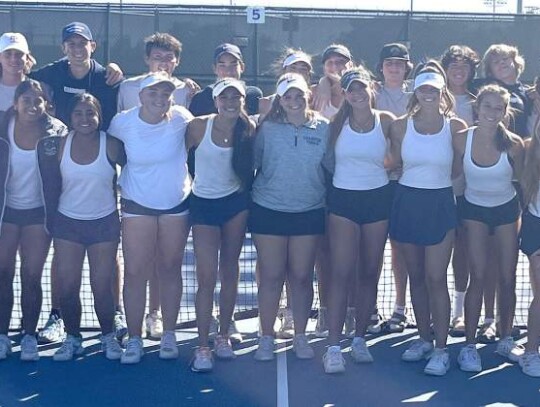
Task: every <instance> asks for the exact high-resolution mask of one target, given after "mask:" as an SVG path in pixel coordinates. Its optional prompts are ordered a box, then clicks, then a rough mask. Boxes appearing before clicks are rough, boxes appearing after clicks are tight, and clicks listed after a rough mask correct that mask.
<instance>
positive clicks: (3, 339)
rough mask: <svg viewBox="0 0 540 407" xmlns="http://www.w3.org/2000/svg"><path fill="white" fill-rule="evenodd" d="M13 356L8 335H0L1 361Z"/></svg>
mask: <svg viewBox="0 0 540 407" xmlns="http://www.w3.org/2000/svg"><path fill="white" fill-rule="evenodd" d="M8 355H11V340H10V339H9V338H8V337H7V335H0V360H3V359H6V358H7V357H8Z"/></svg>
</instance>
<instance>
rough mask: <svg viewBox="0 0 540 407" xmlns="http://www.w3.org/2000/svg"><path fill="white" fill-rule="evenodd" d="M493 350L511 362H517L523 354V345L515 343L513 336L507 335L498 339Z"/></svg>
mask: <svg viewBox="0 0 540 407" xmlns="http://www.w3.org/2000/svg"><path fill="white" fill-rule="evenodd" d="M495 352H496V353H498V354H499V355H501V356H502V357H505V358H507V359H509V360H510V361H512V362H519V358H520V357H522V356H523V354H524V353H525V349H524V348H523V346H521V345H517V344H516V343H515V342H514V338H512V337H511V336H507V337H506V338H501V339H499V342H498V343H497V350H496V351H495Z"/></svg>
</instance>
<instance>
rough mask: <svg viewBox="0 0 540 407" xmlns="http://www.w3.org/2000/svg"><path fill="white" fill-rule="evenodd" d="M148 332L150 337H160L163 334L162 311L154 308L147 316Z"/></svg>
mask: <svg viewBox="0 0 540 407" xmlns="http://www.w3.org/2000/svg"><path fill="white" fill-rule="evenodd" d="M145 321H146V333H147V334H148V337H150V338H156V339H159V338H161V336H162V335H163V318H162V317H161V312H159V311H157V310H154V311H152V312H151V313H150V314H148V315H147V316H146V319H145Z"/></svg>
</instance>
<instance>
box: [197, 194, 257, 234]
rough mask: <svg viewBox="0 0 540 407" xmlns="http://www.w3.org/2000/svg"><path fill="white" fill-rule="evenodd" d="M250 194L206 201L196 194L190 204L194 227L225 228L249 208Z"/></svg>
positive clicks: (232, 195)
mask: <svg viewBox="0 0 540 407" xmlns="http://www.w3.org/2000/svg"><path fill="white" fill-rule="evenodd" d="M249 201H250V194H249V192H246V191H243V192H234V193H232V194H230V195H227V196H224V197H223V198H216V199H206V198H200V197H198V196H196V195H195V194H192V195H191V201H190V203H189V218H190V220H191V224H192V225H209V226H223V225H224V224H225V223H227V222H228V221H229V220H231V219H232V218H234V217H235V216H236V215H238V214H239V213H240V212H242V211H245V210H247V209H248V208H249Z"/></svg>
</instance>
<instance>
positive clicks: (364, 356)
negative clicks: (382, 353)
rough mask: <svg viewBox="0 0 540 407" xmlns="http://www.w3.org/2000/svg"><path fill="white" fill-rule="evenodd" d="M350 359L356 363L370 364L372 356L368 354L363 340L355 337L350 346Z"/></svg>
mask: <svg viewBox="0 0 540 407" xmlns="http://www.w3.org/2000/svg"><path fill="white" fill-rule="evenodd" d="M351 358H352V359H353V360H354V361H355V362H356V363H371V362H373V356H371V353H370V352H369V349H368V347H367V344H366V340H365V339H364V338H360V337H359V336H357V337H355V338H354V339H353V341H352V345H351Z"/></svg>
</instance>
